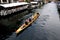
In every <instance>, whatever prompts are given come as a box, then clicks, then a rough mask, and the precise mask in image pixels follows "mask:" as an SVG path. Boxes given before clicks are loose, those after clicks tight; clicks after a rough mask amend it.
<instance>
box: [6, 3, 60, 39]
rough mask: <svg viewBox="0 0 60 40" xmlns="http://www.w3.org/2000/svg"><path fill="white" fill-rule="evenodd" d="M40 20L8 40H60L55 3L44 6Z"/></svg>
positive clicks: (40, 11)
mask: <svg viewBox="0 0 60 40" xmlns="http://www.w3.org/2000/svg"><path fill="white" fill-rule="evenodd" d="M35 12H39V13H40V16H39V18H38V19H37V20H36V21H35V22H34V23H33V24H32V25H31V26H30V27H28V28H27V29H26V30H24V31H23V32H22V33H21V34H19V35H18V36H17V35H16V34H15V32H14V33H13V34H12V35H11V36H10V37H9V38H8V39H6V40H60V20H59V14H58V11H57V6H56V4H55V3H54V2H51V3H48V4H46V5H44V6H43V7H42V8H41V9H35Z"/></svg>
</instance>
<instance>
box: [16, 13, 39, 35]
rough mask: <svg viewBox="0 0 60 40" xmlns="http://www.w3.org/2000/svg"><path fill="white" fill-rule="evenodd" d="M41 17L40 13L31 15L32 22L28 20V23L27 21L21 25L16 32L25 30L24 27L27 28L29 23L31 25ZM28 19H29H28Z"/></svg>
mask: <svg viewBox="0 0 60 40" xmlns="http://www.w3.org/2000/svg"><path fill="white" fill-rule="evenodd" d="M38 17H39V13H35V14H34V15H32V16H31V18H32V20H31V22H28V24H27V25H26V24H25V23H24V24H22V26H20V27H19V28H18V29H17V30H16V34H18V33H20V32H21V31H23V30H24V29H26V28H27V27H28V26H29V25H31V24H32V23H33V22H34V21H35V20H36V19H37V18H38ZM27 20H28V19H27Z"/></svg>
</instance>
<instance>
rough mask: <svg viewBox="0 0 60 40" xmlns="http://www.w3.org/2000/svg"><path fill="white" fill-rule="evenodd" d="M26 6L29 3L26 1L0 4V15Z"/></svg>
mask: <svg viewBox="0 0 60 40" xmlns="http://www.w3.org/2000/svg"><path fill="white" fill-rule="evenodd" d="M28 6H29V3H27V2H17V3H9V4H0V15H1V16H5V15H8V14H11V13H14V12H17V11H20V10H24V9H27V8H28Z"/></svg>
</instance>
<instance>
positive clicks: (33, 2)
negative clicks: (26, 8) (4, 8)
mask: <svg viewBox="0 0 60 40" xmlns="http://www.w3.org/2000/svg"><path fill="white" fill-rule="evenodd" d="M30 3H38V2H30Z"/></svg>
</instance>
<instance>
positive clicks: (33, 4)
mask: <svg viewBox="0 0 60 40" xmlns="http://www.w3.org/2000/svg"><path fill="white" fill-rule="evenodd" d="M30 4H31V8H37V7H38V6H39V3H38V2H30Z"/></svg>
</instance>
